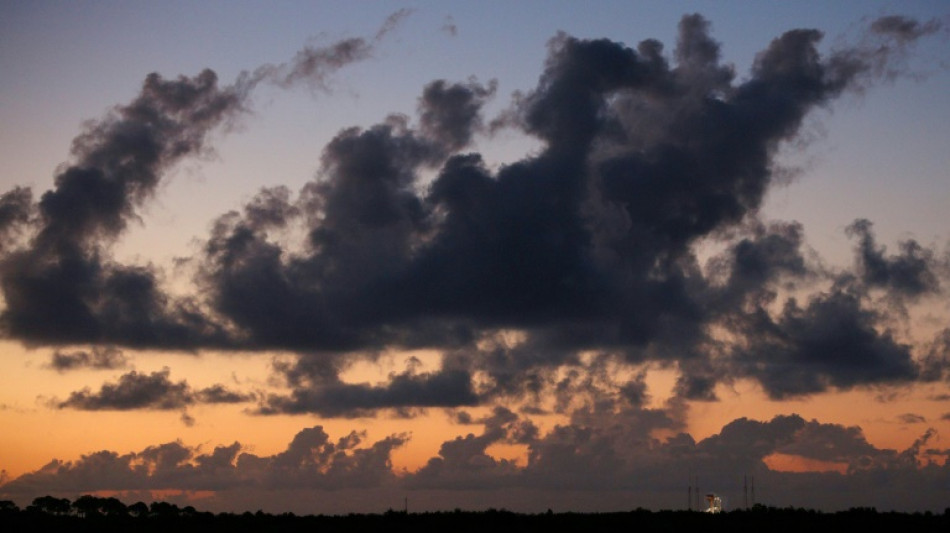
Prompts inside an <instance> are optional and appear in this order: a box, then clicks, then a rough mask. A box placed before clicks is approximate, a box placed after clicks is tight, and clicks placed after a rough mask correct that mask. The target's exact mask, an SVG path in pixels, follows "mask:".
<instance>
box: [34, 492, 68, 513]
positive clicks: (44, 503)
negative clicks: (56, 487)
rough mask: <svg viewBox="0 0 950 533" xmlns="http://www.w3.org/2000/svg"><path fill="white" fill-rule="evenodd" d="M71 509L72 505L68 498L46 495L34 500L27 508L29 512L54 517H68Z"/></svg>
mask: <svg viewBox="0 0 950 533" xmlns="http://www.w3.org/2000/svg"><path fill="white" fill-rule="evenodd" d="M71 508H72V504H71V503H70V501H69V500H67V499H66V498H56V497H55V496H50V495H46V496H39V497H37V498H34V499H33V503H32V504H30V506H29V507H27V510H34V511H39V512H41V513H47V514H53V515H68V514H69V511H70V509H71Z"/></svg>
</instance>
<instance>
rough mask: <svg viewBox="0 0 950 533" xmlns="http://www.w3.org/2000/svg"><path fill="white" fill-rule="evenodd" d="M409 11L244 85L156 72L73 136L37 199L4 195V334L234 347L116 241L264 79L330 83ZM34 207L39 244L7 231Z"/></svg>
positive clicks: (244, 79) (0, 269)
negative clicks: (365, 35) (67, 154)
mask: <svg viewBox="0 0 950 533" xmlns="http://www.w3.org/2000/svg"><path fill="white" fill-rule="evenodd" d="M407 14H408V11H406V10H401V11H398V12H396V13H394V14H393V15H391V16H390V17H389V18H388V19H387V20H386V21H385V23H384V24H383V25H382V26H381V28H380V29H379V31H378V32H377V34H376V35H375V37H374V39H372V40H369V41H368V40H366V39H361V38H353V39H345V40H342V41H340V42H337V43H334V44H331V45H329V46H328V47H326V48H313V47H307V48H305V49H304V50H302V51H301V52H300V53H298V54H297V56H296V57H295V58H294V60H293V61H292V62H291V63H290V64H289V65H282V66H280V67H273V66H264V67H261V68H259V69H258V70H257V71H255V72H254V73H253V74H249V73H245V74H243V75H242V76H241V77H240V78H239V79H238V81H237V82H236V83H235V84H234V85H232V86H227V87H222V86H220V85H219V84H218V79H217V75H216V74H215V73H214V72H213V71H211V70H204V71H203V72H201V73H200V74H198V75H197V76H194V77H185V76H181V77H178V78H177V79H165V78H163V77H162V76H161V75H159V74H157V73H152V74H149V75H148V76H147V77H146V79H145V81H144V83H143V84H142V89H141V92H140V93H139V95H138V96H137V97H136V98H135V99H134V100H133V101H132V102H131V103H130V104H128V105H125V106H117V107H115V108H114V109H113V110H112V111H111V112H110V113H109V114H108V115H107V116H106V117H104V118H103V119H101V120H99V121H96V122H90V123H89V124H88V126H87V127H86V128H85V131H84V132H83V133H82V134H81V135H79V136H78V137H77V138H76V139H75V140H74V141H73V146H72V160H71V161H70V163H69V164H68V165H67V166H65V168H64V169H63V170H62V171H61V172H60V173H59V174H58V175H57V176H56V178H55V187H54V188H53V189H52V190H50V191H47V192H46V193H44V194H43V195H42V196H41V198H40V200H39V202H38V203H37V204H36V205H35V206H34V205H33V204H32V196H31V192H30V191H29V190H28V189H23V188H16V189H14V190H12V191H10V192H8V193H6V194H4V195H3V197H2V198H0V239H2V241H0V243H2V244H3V251H5V252H7V254H6V256H5V257H3V258H2V260H0V275H2V290H3V296H4V299H5V304H6V305H5V309H4V310H3V312H2V314H0V326H2V328H3V331H4V333H5V334H6V335H7V336H8V337H12V338H15V339H19V340H22V341H24V342H25V343H28V344H37V345H39V344H53V345H55V344H68V343H99V342H101V343H112V344H117V345H123V346H133V347H156V346H163V347H171V348H185V349H188V348H192V347H196V346H207V345H217V346H229V345H231V344H232V340H230V339H229V338H228V335H227V332H226V330H225V329H224V328H223V327H222V326H221V325H219V324H217V323H216V321H215V320H214V319H213V318H211V317H209V316H207V314H206V312H205V310H204V309H202V307H201V305H200V303H199V302H196V301H193V300H191V299H173V298H171V297H170V296H168V295H166V294H165V293H164V291H163V289H162V288H161V285H162V283H163V281H164V280H163V279H162V276H161V272H159V271H158V270H157V269H156V268H154V267H152V266H150V265H145V266H129V265H122V264H119V263H116V262H114V261H113V260H112V259H111V257H110V253H109V251H110V247H111V245H112V244H113V243H114V241H115V240H116V239H117V238H119V237H120V236H121V235H122V233H123V232H124V231H125V229H126V228H127V227H128V225H129V224H130V223H132V222H135V221H137V220H138V214H137V212H138V210H139V208H141V207H142V206H143V205H144V204H145V203H147V201H149V200H150V199H151V198H152V196H153V195H154V193H155V190H156V188H157V187H158V185H159V183H160V181H161V180H162V177H163V175H164V174H165V173H166V172H167V171H168V170H169V169H170V168H171V167H172V166H173V165H175V164H176V163H178V162H179V161H181V160H182V159H183V158H186V157H194V156H196V155H199V154H202V153H204V152H206V151H207V150H208V149H209V148H208V143H207V138H208V136H209V135H210V134H211V132H212V131H214V130H215V129H217V128H220V127H221V126H222V125H227V124H228V123H230V122H232V121H234V120H235V119H236V117H237V116H238V115H240V114H241V113H242V112H244V111H245V110H246V107H247V103H248V98H249V92H250V91H251V90H252V89H253V88H254V87H255V86H256V85H257V84H259V83H261V82H262V81H269V82H275V83H278V84H279V85H284V86H290V85H295V84H297V83H302V82H307V83H311V84H313V85H315V86H319V87H323V88H326V83H327V81H328V76H329V75H330V74H332V73H333V72H335V71H336V70H339V69H340V68H342V67H344V66H346V65H348V64H351V63H353V62H356V61H360V60H363V59H366V58H367V57H369V55H370V54H371V52H372V50H373V49H374V47H375V46H376V45H378V44H379V41H380V39H382V38H383V37H384V36H385V35H386V34H387V33H389V32H390V31H392V30H393V29H394V28H395V27H396V26H397V25H398V23H399V21H400V20H401V19H403V18H404V17H405V16H406V15H407ZM266 207H267V206H262V208H266ZM249 209H250V208H249ZM34 210H35V211H37V213H38V216H37V218H36V221H35V223H33V224H32V228H31V230H32V238H31V239H30V241H29V243H28V245H27V246H26V247H21V248H19V249H15V250H12V251H11V250H8V249H7V246H6V245H7V242H6V241H8V240H9V238H10V236H11V234H13V233H14V231H15V230H16V229H18V227H20V226H24V225H25V224H26V222H27V221H28V220H29V219H30V214H31V212H32V211H34ZM252 214H253V213H252Z"/></svg>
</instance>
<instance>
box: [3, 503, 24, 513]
mask: <svg viewBox="0 0 950 533" xmlns="http://www.w3.org/2000/svg"><path fill="white" fill-rule="evenodd" d="M19 511H20V508H19V507H17V504H16V503H14V502H13V501H12V500H0V513H16V512H19Z"/></svg>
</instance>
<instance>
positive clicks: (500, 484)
mask: <svg viewBox="0 0 950 533" xmlns="http://www.w3.org/2000/svg"><path fill="white" fill-rule="evenodd" d="M630 415H633V412H630V413H628V416H630ZM648 420H649V419H648V418H647V419H642V420H641V423H639V424H627V425H618V424H616V423H612V422H607V423H593V420H592V419H589V420H588V421H587V422H588V423H586V424H581V423H580V421H579V420H575V423H573V424H571V425H562V426H556V427H554V428H551V429H550V430H549V431H547V432H543V433H542V432H540V431H538V429H537V428H536V427H534V426H533V424H531V422H530V421H528V420H525V419H522V418H521V417H519V416H518V415H517V414H515V413H513V412H511V411H508V410H506V409H504V408H499V409H496V410H495V411H494V412H493V413H491V414H490V415H488V416H486V417H484V418H482V419H480V420H479V421H478V423H479V424H480V425H481V426H482V431H481V432H480V433H479V434H475V433H469V434H467V435H464V436H458V437H456V438H454V439H451V440H448V441H446V442H444V443H443V444H442V446H441V448H440V449H439V452H438V455H437V456H436V457H433V458H431V459H430V460H429V461H428V463H427V464H426V465H425V466H424V467H423V468H421V469H420V470H418V471H417V472H414V473H403V474H402V475H400V476H397V475H396V474H395V473H394V472H393V470H392V462H391V456H392V453H393V452H394V451H395V450H396V449H398V448H399V447H401V446H403V445H404V444H405V443H406V442H407V440H408V439H409V436H408V435H390V436H388V437H384V438H382V439H380V440H377V441H375V442H366V439H365V435H363V434H360V433H357V432H352V433H349V434H346V435H343V436H342V437H339V438H337V439H333V438H331V437H330V435H329V434H328V433H327V432H326V431H325V430H324V429H323V428H322V427H320V426H315V427H311V428H307V429H304V430H302V431H300V432H299V433H298V434H297V435H295V436H294V438H293V439H292V441H291V442H290V443H289V444H288V445H287V447H286V448H285V449H284V450H283V451H281V452H278V453H275V454H273V455H264V456H261V455H256V454H254V453H252V452H251V451H249V450H248V449H247V448H246V447H245V446H243V445H242V444H240V443H238V442H234V443H232V444H230V445H226V446H216V447H214V448H213V449H212V450H210V451H208V450H203V449H201V448H198V447H191V446H187V445H185V444H184V443H182V442H180V441H176V442H168V443H164V444H160V445H155V446H148V447H146V448H145V449H143V450H141V451H138V452H130V453H124V454H122V453H117V452H112V451H100V452H96V453H91V454H87V455H83V456H81V457H80V458H79V459H77V460H75V461H61V460H54V461H52V462H50V463H49V464H47V465H46V466H44V467H42V468H40V469H38V470H36V471H33V472H29V473H26V474H23V475H20V476H18V477H16V478H14V479H9V480H7V481H5V482H4V483H3V484H2V485H0V494H3V495H4V496H6V497H19V496H20V495H23V494H26V495H33V494H37V493H52V494H72V493H83V492H86V493H88V492H94V491H116V492H123V491H129V492H131V491H161V490H169V489H176V490H183V491H213V495H212V496H204V497H203V500H202V502H203V504H205V505H209V504H210V505H212V506H214V507H218V508H221V509H222V510H227V509H230V507H229V506H228V504H227V502H228V501H229V499H230V498H232V497H235V496H240V495H242V494H246V493H247V491H249V490H254V491H256V494H257V497H258V502H259V507H261V506H263V507H265V508H267V509H269V510H275V511H282V510H287V509H288V508H289V503H288V501H286V499H283V497H282V495H284V494H288V492H286V491H288V490H290V489H293V490H295V491H307V490H319V491H321V492H320V494H323V498H318V500H324V499H326V500H327V501H333V500H334V499H335V498H336V497H337V496H335V494H340V495H346V497H355V498H360V495H363V496H367V495H372V496H374V497H380V496H381V495H384V494H388V493H390V492H391V491H397V492H398V493H399V494H400V495H401V494H409V495H410V496H411V497H413V498H415V497H416V496H417V495H418V496H419V497H420V498H426V500H427V501H428V502H429V503H428V504H429V505H431V506H432V507H433V508H438V509H444V508H451V507H453V506H455V505H457V504H458V503H460V502H459V500H458V498H459V497H464V498H468V497H472V495H474V497H475V498H478V499H479V501H487V502H495V505H501V502H502V500H504V498H505V497H507V496H508V495H510V494H512V492H511V491H515V492H514V493H517V491H533V492H532V493H533V494H535V495H537V494H541V495H547V496H548V498H554V500H551V499H544V500H543V501H542V502H541V503H540V504H539V505H548V503H549V502H550V501H559V500H558V499H557V496H556V494H563V492H564V491H565V490H567V491H568V492H569V493H571V494H576V492H575V491H577V490H578V489H581V488H586V489H593V490H595V491H596V493H597V494H598V499H599V500H600V505H601V506H603V505H607V506H608V508H609V507H610V506H614V507H616V506H618V505H622V506H624V508H626V507H629V505H630V502H631V501H633V502H644V501H653V502H657V503H659V504H660V505H661V506H663V508H682V507H683V502H684V498H685V497H686V486H687V484H690V483H694V482H701V483H702V484H703V486H704V487H705V488H707V489H708V490H716V491H717V492H718V493H720V494H721V495H723V496H724V497H726V498H727V499H728V498H732V501H733V502H735V504H734V507H738V505H739V504H738V502H739V501H741V498H742V496H743V493H742V490H743V478H744V476H746V475H754V479H755V483H756V487H757V490H758V493H759V494H760V498H763V499H766V500H767V501H768V502H769V504H770V505H777V506H788V505H791V506H805V507H815V506H816V503H818V502H822V501H824V504H829V503H830V504H831V505H832V506H839V507H841V508H847V506H848V505H855V504H859V505H867V504H868V502H872V504H878V503H879V502H881V503H883V502H887V503H886V508H887V509H901V510H916V509H920V508H921V506H923V507H927V508H929V507H928V506H931V507H933V508H936V506H937V505H939V502H940V501H943V500H940V498H942V497H943V496H942V495H941V494H943V495H945V490H944V492H943V493H941V491H940V489H939V488H938V486H939V484H940V483H941V481H940V480H945V479H946V475H947V468H948V467H947V466H938V465H937V464H935V463H932V462H929V460H928V457H938V456H940V455H945V454H946V453H947V450H941V449H938V448H928V445H929V444H930V443H931V442H932V441H933V439H934V434H933V432H932V431H927V432H925V433H924V434H923V435H922V436H921V437H920V438H919V439H918V440H917V441H916V442H915V443H914V444H913V445H912V446H910V447H909V448H908V449H906V450H903V451H895V450H886V449H878V448H875V447H874V446H872V445H871V444H869V443H868V442H867V440H866V439H865V438H864V435H863V434H862V433H861V431H860V429H858V428H853V427H844V426H840V425H836V424H824V423H820V422H818V421H815V420H811V421H808V420H805V419H803V418H801V417H799V416H797V415H786V416H777V417H775V418H773V419H771V420H767V421H756V420H749V419H745V418H742V419H738V420H735V421H733V422H732V423H730V424H728V425H727V426H725V427H723V428H722V430H721V431H720V432H719V433H718V434H715V435H712V436H710V437H708V438H706V439H703V440H701V441H698V442H697V441H694V440H693V439H692V438H691V437H689V436H688V435H686V434H682V433H681V434H678V435H674V436H672V437H670V438H668V439H665V440H657V439H651V438H649V437H647V436H646V433H644V432H642V431H637V430H633V431H631V429H630V428H634V427H639V428H640V430H643V429H645V428H647V427H650V426H652V425H653V424H654V422H649V421H648ZM496 443H511V444H520V445H524V446H526V447H527V449H528V456H527V462H526V463H525V464H518V463H517V462H515V461H513V460H509V459H504V458H499V457H496V456H494V455H493V452H492V450H491V449H490V448H489V447H490V446H491V445H492V444H496ZM775 454H782V455H784V456H791V457H798V458H802V459H807V460H814V461H824V462H830V463H836V464H842V465H844V470H842V471H841V473H839V472H838V471H829V472H824V473H811V474H801V473H795V472H787V471H783V470H780V469H772V468H770V467H769V466H768V459H769V458H770V457H771V456H773V455H775ZM880 476H886V477H887V479H888V480H889V481H888V483H884V484H881V483H870V482H869V480H870V479H874V478H878V477H880ZM920 483H923V485H919V484H920ZM913 484H917V485H914V486H930V487H934V488H935V489H937V490H934V491H933V492H930V493H928V492H926V491H925V492H923V493H921V492H915V491H911V492H907V491H905V490H904V487H907V486H911V485H913ZM790 487H793V488H796V489H802V488H805V489H807V490H791V489H790ZM434 489H452V490H449V491H447V492H441V493H440V494H441V495H440V497H439V499H432V500H429V498H431V494H433V493H432V492H431V491H432V490H434ZM491 495H496V497H495V499H494V500H493V499H492V496H491ZM499 498H500V499H499ZM938 500H939V501H938ZM377 503H379V502H378V501H377ZM318 507H319V506H318ZM819 507H820V506H819ZM369 508H371V507H369ZM504 508H508V509H512V510H521V509H520V508H519V506H518V503H517V502H514V501H508V504H506V505H504ZM594 508H595V509H596V508H600V507H597V505H596V504H594ZM882 508H885V507H882ZM529 510H532V511H534V510H535V509H529ZM377 511H378V510H377Z"/></svg>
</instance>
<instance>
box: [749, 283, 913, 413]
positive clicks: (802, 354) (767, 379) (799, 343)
mask: <svg viewBox="0 0 950 533" xmlns="http://www.w3.org/2000/svg"><path fill="white" fill-rule="evenodd" d="M878 322H879V316H878V315H877V313H876V312H875V311H872V310H869V309H866V308H864V307H863V306H862V301H861V298H860V297H859V296H857V295H854V294H849V293H846V292H842V291H834V292H829V293H825V294H821V295H819V296H815V297H814V298H813V299H811V300H810V301H809V302H808V303H807V305H805V306H801V305H799V304H798V302H797V301H796V300H794V299H790V300H788V301H787V302H786V304H785V305H784V307H783V309H782V312H781V313H780V314H779V315H778V316H777V317H776V318H775V320H773V319H772V318H770V317H768V316H766V315H765V314H764V313H763V312H761V310H759V311H758V312H756V313H755V314H753V315H749V316H748V317H747V321H746V323H745V324H743V325H742V326H741V327H742V333H743V334H744V335H745V336H746V339H747V343H748V344H747V346H746V347H745V348H743V349H741V350H738V351H737V354H736V358H735V363H736V368H735V369H734V371H736V372H741V373H743V375H746V376H749V377H754V378H755V379H757V380H758V381H759V382H761V383H762V385H763V387H765V390H766V392H767V393H768V394H769V395H770V396H771V397H773V398H776V399H779V398H784V397H788V396H796V395H805V394H811V393H815V392H821V391H824V390H827V389H828V388H830V387H836V388H839V389H843V390H847V389H851V388H853V387H856V386H860V385H870V384H878V383H880V384H884V383H901V382H907V381H910V380H913V379H915V378H916V377H918V375H919V374H918V373H919V368H918V367H917V365H916V364H915V362H914V359H913V357H912V353H911V347H910V346H909V345H907V344H904V343H901V342H899V341H898V340H896V339H895V338H894V337H893V336H892V334H891V333H890V332H887V331H884V332H881V331H879V330H878V329H876V328H875V325H876V324H877V323H878Z"/></svg>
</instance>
